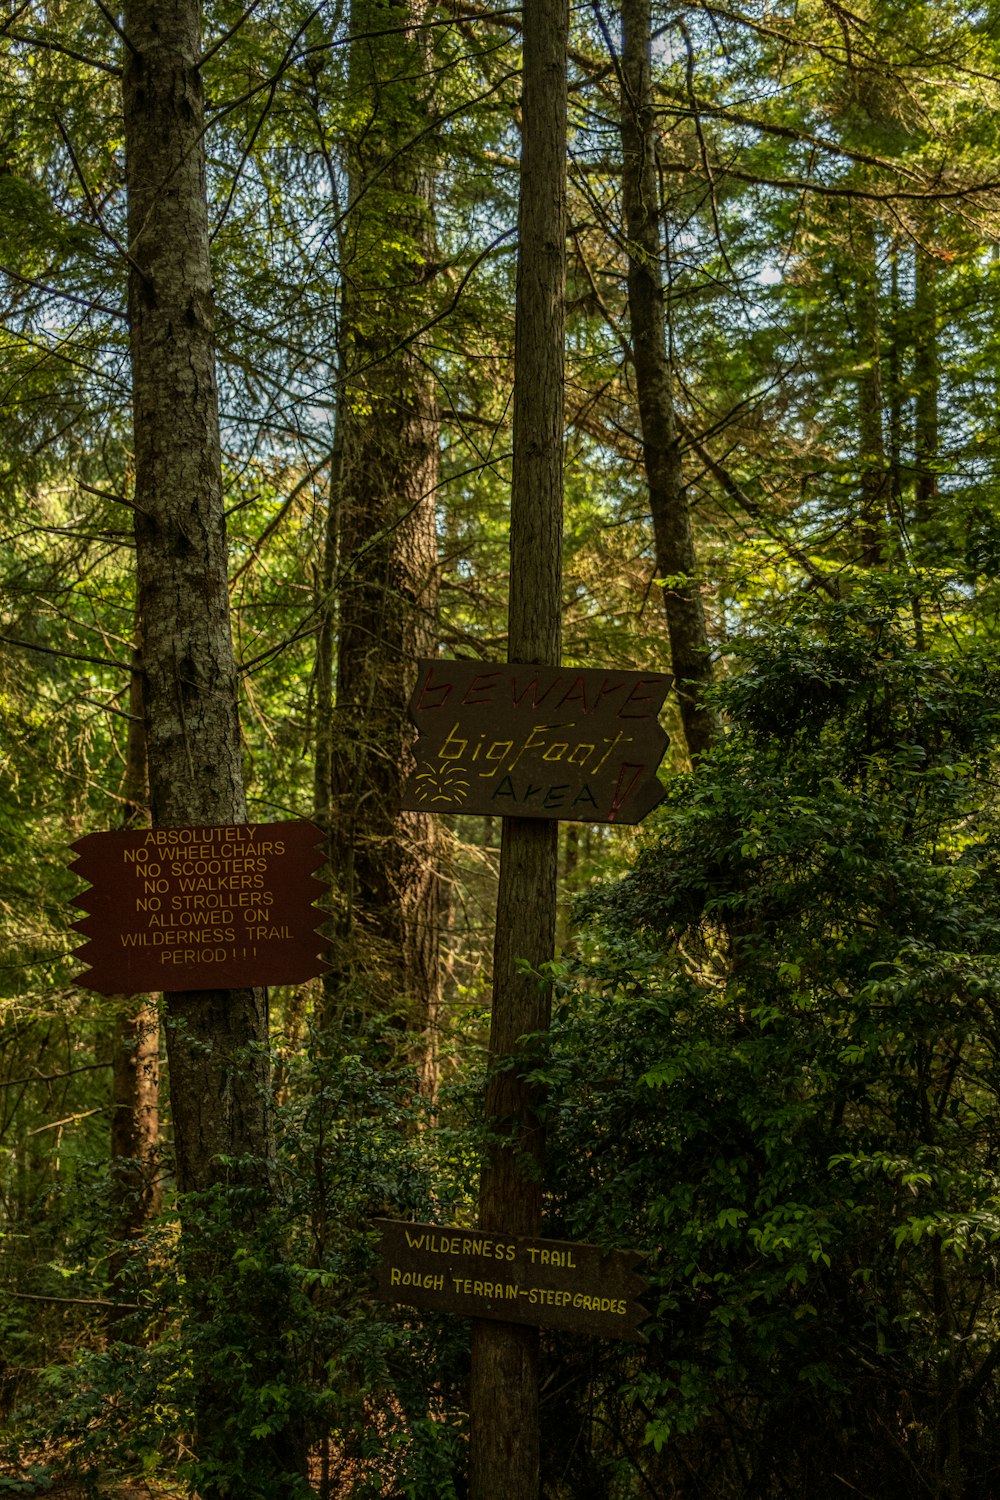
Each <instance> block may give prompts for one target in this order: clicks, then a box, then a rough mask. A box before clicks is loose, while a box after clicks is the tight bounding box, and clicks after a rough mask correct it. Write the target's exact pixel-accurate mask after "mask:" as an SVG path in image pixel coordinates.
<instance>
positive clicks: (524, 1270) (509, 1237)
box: [375, 1219, 649, 1343]
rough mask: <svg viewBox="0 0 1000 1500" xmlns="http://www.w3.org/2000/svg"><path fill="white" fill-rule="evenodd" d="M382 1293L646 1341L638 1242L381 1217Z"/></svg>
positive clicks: (467, 1313)
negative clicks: (627, 1244) (604, 1246)
mask: <svg viewBox="0 0 1000 1500" xmlns="http://www.w3.org/2000/svg"><path fill="white" fill-rule="evenodd" d="M375 1223H376V1226H377V1227H378V1229H379V1230H380V1231H381V1235H382V1239H381V1244H380V1247H379V1260H378V1266H377V1269H376V1281H377V1287H378V1295H379V1296H380V1297H381V1298H382V1300H383V1301H385V1302H405V1303H412V1304H413V1305H414V1306H416V1307H426V1308H429V1309H431V1310H432V1311H434V1312H449V1313H459V1314H461V1315H462V1316H464V1317H468V1318H491V1319H493V1320H494V1321H496V1322H500V1323H530V1324H534V1325H544V1326H545V1327H548V1328H565V1329H568V1330H569V1331H570V1332H572V1333H589V1334H596V1335H597V1336H598V1337H600V1338H613V1339H626V1340H630V1341H631V1342H633V1343H644V1342H645V1339H644V1337H643V1335H642V1334H641V1333H640V1332H639V1324H640V1323H642V1322H643V1321H644V1320H645V1319H646V1318H647V1317H648V1316H649V1313H648V1312H647V1310H646V1308H644V1307H643V1306H642V1304H641V1303H640V1302H638V1301H637V1300H636V1299H637V1297H638V1296H639V1295H640V1293H641V1292H642V1291H643V1290H644V1289H645V1287H646V1282H645V1281H644V1280H643V1278H642V1277H641V1276H637V1275H636V1274H635V1266H636V1265H637V1263H638V1262H639V1261H641V1260H642V1259H643V1257H642V1256H641V1255H640V1254H639V1252H638V1251H637V1250H601V1249H600V1248H599V1247H598V1246H597V1245H578V1244H572V1243H570V1242H568V1241H565V1240H543V1239H531V1238H529V1237H528V1236H526V1235H516V1234H502V1233H496V1234H493V1233H486V1232H485V1231H483V1230H478V1229H449V1228H442V1227H441V1226H440V1225H438V1224H410V1223H407V1222H405V1221H403V1220H400V1219H376V1220H375Z"/></svg>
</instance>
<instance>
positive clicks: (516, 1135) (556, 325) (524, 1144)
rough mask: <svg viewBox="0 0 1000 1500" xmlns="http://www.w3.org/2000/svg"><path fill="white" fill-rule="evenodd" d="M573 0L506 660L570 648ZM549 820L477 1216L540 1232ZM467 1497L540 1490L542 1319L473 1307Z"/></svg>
mask: <svg viewBox="0 0 1000 1500" xmlns="http://www.w3.org/2000/svg"><path fill="white" fill-rule="evenodd" d="M568 33H569V12H568V6H567V4H566V0H533V3H532V4H530V5H528V6H527V7H526V8H525V12H524V71H523V91H522V132H523V134H522V142H523V144H522V151H521V193H520V204H519V211H518V234H519V252H518V276H517V304H516V310H515V338H514V466H513V481H512V491H511V523H510V603H509V635H508V660H509V661H511V662H525V663H531V664H538V665H547V666H555V665H558V663H559V658H560V625H561V591H562V498H563V497H562V489H563V421H564V342H565V325H564V299H565V284H566V201H565V200H566V100H567V83H566V70H567V50H568ZM558 830H559V825H558V823H555V822H547V821H544V820H541V819H539V820H538V821H534V820H532V819H528V818H523V819H517V818H505V819H504V820H503V832H502V836H501V850H500V890H499V895H498V900H497V930H496V942H495V946H494V964H493V975H494V977H493V1011H492V1016H491V1022H490V1077H489V1081H488V1085H487V1092H486V1120H487V1126H488V1128H489V1130H490V1132H491V1137H492V1144H491V1145H490V1146H489V1147H488V1154H487V1159H486V1163H485V1166H484V1169H483V1174H482V1182H481V1186H480V1203H479V1222H480V1225H481V1227H482V1228H483V1229H486V1230H504V1231H506V1232H508V1233H520V1234H532V1233H537V1232H538V1227H539V1223H540V1219H541V1202H542V1165H543V1156H544V1137H543V1132H542V1127H541V1124H540V1122H539V1119H538V1114H537V1109H538V1097H537V1092H536V1090H535V1089H534V1087H533V1086H531V1085H529V1084H528V1083H526V1082H525V1080H524V1077H523V1072H522V1069H521V1068H519V1067H517V1066H516V1065H515V1066H513V1067H512V1066H510V1062H511V1059H512V1058H515V1057H516V1056H517V1055H518V1052H519V1050H520V1039H521V1038H522V1037H523V1036H524V1035H526V1034H527V1033H532V1032H540V1031H544V1030H546V1029H547V1028H548V1025H549V1019H550V1005H551V999H550V994H549V991H548V987H547V986H546V985H544V984H540V983H539V981H538V978H537V973H530V972H525V971H524V968H523V963H524V961H525V960H526V961H527V963H528V965H530V968H531V969H532V970H534V971H537V969H538V968H539V967H540V966H541V965H542V964H544V963H546V962H547V961H548V960H549V959H551V957H552V954H553V949H554V945H555V923H556V873H557V864H558ZM470 1411H471V1414H472V1431H471V1451H470V1463H471V1491H470V1493H471V1496H472V1500H537V1496H538V1490H539V1415H538V1330H537V1329H535V1328H522V1327H518V1326H516V1325H514V1324H509V1323H489V1322H486V1321H485V1320H476V1321H474V1322H473V1325H472V1381H471V1392H470Z"/></svg>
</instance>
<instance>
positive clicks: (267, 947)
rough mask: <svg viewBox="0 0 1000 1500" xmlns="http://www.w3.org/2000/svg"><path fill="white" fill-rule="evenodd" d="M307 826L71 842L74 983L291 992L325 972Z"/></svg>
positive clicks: (147, 833)
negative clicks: (76, 889) (81, 939)
mask: <svg viewBox="0 0 1000 1500" xmlns="http://www.w3.org/2000/svg"><path fill="white" fill-rule="evenodd" d="M322 837H323V835H322V832H321V830H320V829H319V828H317V826H316V824H315V823H310V822H306V821H304V820H303V821H296V822H284V823H244V824H236V825H233V826H215V825H211V826H198V827H192V828H152V829H136V830H128V831H124V832H117V833H89V834H87V835H86V836H85V837H84V838H82V839H77V841H76V843H75V844H74V845H73V848H74V849H75V850H76V851H77V853H76V863H75V866H74V874H76V875H79V876H80V877H81V879H83V880H89V881H90V886H91V888H90V890H87V891H84V892H83V893H82V894H81V895H79V896H76V897H74V898H73V903H72V904H73V905H74V906H77V907H79V908H81V909H82V910H83V911H84V912H86V913H87V915H86V916H84V917H83V918H81V919H80V920H79V921H78V922H76V923H75V926H76V927H77V928H79V930H80V931H81V932H82V933H83V934H84V935H85V936H86V939H87V941H86V942H85V943H84V944H83V945H82V946H81V947H80V948H78V949H77V950H76V952H77V955H78V957H79V958H81V959H82V960H83V961H84V962H85V963H87V964H89V965H90V968H89V969H88V970H87V971H86V972H84V973H82V974H78V975H77V976H76V978H75V981H74V982H75V983H76V984H78V985H80V986H81V987H82V988H84V989H91V990H97V991H99V992H100V993H101V994H103V995H118V994H122V995H137V994H145V993H146V992H148V991H150V990H175V991H176V990H220V989H239V988H241V987H243V986H246V987H251V986H254V985H267V984H299V983H301V982H302V981H303V980H305V979H310V978H312V977H313V975H315V974H321V973H322V972H323V969H324V968H325V965H324V963H323V961H322V960H321V959H320V957H319V956H318V955H319V949H320V948H321V947H322V941H323V940H322V939H321V938H320V937H319V935H318V934H317V932H316V925H317V922H318V921H319V920H320V913H319V911H317V909H316V907H315V905H314V902H315V901H316V899H317V897H319V896H320V895H321V894H322V890H323V887H322V882H321V881H319V880H317V879H316V878H315V876H314V874H313V871H314V870H317V869H318V868H319V866H320V865H321V864H322V863H323V855H322V853H321V852H320V849H319V847H318V846H319V844H320V841H321V840H322Z"/></svg>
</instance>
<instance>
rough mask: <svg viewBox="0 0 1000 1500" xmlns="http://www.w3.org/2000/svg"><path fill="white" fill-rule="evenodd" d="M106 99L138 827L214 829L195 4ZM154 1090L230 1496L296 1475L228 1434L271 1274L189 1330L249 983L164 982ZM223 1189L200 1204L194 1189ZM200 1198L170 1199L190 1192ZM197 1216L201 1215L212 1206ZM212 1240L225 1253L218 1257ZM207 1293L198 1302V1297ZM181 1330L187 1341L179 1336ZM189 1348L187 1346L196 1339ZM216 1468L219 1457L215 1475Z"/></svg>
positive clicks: (216, 542)
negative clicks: (165, 1093)
mask: <svg viewBox="0 0 1000 1500" xmlns="http://www.w3.org/2000/svg"><path fill="white" fill-rule="evenodd" d="M123 19H124V31H125V36H126V43H125V51H124V81H123V102H124V117H125V142H126V157H127V161H126V186H127V193H128V238H129V255H130V266H129V296H128V307H129V322H130V352H131V363H132V402H133V420H134V442H135V471H136V481H135V483H136V495H135V539H136V564H137V575H138V591H139V592H138V598H139V612H140V617H141V620H142V633H143V660H144V667H145V673H144V684H143V686H144V694H145V724H146V734H147V749H148V763H149V783H150V801H151V807H152V815H153V824H154V826H156V827H163V826H167V827H169V826H180V825H184V824H193V823H207V824H212V823H215V824H229V823H238V822H242V821H243V820H244V819H245V815H246V807H245V801H244V793H243V777H242V766H241V755H240V730H239V720H238V712H237V672H236V665H235V661H234V657H233V648H232V638H231V634H230V625H229V598H228V589H227V551H226V531H225V516H224V508H223V492H222V474H221V461H220V445H219V427H218V401H217V392H216V377H215V358H214V341H213V305H212V281H211V268H210V263H209V239H208V210H207V202H206V185H205V157H204V141H203V132H204V101H203V94H202V83H201V75H200V71H199V57H200V52H201V38H200V21H201V15H200V6H199V3H198V0H127V3H126V4H125V6H124V16H123ZM167 1039H168V1055H169V1062H170V1099H171V1112H172V1118H173V1128H174V1143H175V1153H176V1171H177V1181H178V1186H179V1188H180V1190H181V1193H182V1195H186V1196H187V1198H188V1207H186V1208H182V1217H183V1243H184V1248H185V1256H186V1258H187V1284H188V1287H189V1291H190V1296H191V1312H192V1319H191V1324H190V1327H191V1329H192V1332H193V1336H194V1338H195V1347H196V1349H197V1350H199V1351H200V1352H199V1353H198V1354H197V1356H196V1371H195V1377H196V1418H197V1444H198V1452H199V1457H200V1458H201V1459H203V1460H206V1459H207V1460H208V1461H209V1462H210V1463H211V1462H215V1463H217V1464H219V1465H221V1466H222V1474H223V1478H220V1479H218V1480H216V1479H212V1478H208V1479H206V1480H205V1482H204V1483H203V1484H202V1486H201V1489H202V1496H203V1500H208V1497H210V1496H214V1495H215V1494H216V1493H222V1488H223V1486H224V1476H225V1473H226V1466H227V1465H231V1464H232V1463H234V1462H236V1463H242V1464H243V1466H244V1468H245V1470H246V1475H245V1477H246V1489H245V1494H246V1495H247V1496H248V1497H249V1496H250V1495H252V1494H256V1493H258V1489H257V1488H256V1486H257V1484H258V1483H259V1484H260V1486H261V1487H262V1488H263V1487H264V1486H266V1484H267V1482H268V1476H269V1475H270V1476H274V1475H279V1474H280V1475H287V1476H288V1489H289V1493H291V1490H292V1486H293V1485H294V1484H295V1483H296V1481H295V1478H294V1476H295V1474H296V1472H298V1473H302V1471H303V1470H304V1454H303V1452H302V1450H301V1442H300V1440H299V1438H298V1436H297V1435H296V1434H294V1433H292V1432H291V1431H290V1430H289V1428H288V1427H280V1426H279V1427H278V1430H277V1431H275V1432H273V1433H271V1434H270V1435H268V1436H266V1437H264V1438H261V1439H259V1440H256V1442H253V1443H251V1442H249V1440H248V1444H247V1446H246V1447H245V1448H244V1449H243V1451H242V1452H241V1451H240V1450H239V1449H238V1448H237V1446H236V1436H235V1433H236V1432H238V1430H239V1422H240V1419H241V1412H240V1410H239V1408H238V1405H237V1402H238V1397H237V1392H238V1390H239V1388H240V1385H239V1382H240V1381H242V1382H243V1383H244V1385H247V1384H249V1385H250V1386H252V1387H253V1386H255V1387H257V1388H260V1387H261V1386H263V1385H266V1384H267V1383H268V1382H269V1381H274V1380H276V1379H278V1378H280V1376H279V1374H278V1372H279V1369H280V1367H281V1365H282V1361H283V1359H284V1357H285V1356H284V1354H283V1353H282V1349H283V1347H284V1346H283V1344H282V1340H281V1335H282V1333H283V1331H284V1328H283V1323H282V1320H283V1307H282V1303H281V1299H280V1296H278V1295H277V1293H276V1291H275V1286H274V1285H268V1286H267V1287H265V1288H263V1289H257V1288H255V1286H254V1285H253V1284H252V1283H250V1282H249V1281H248V1282H247V1283H246V1284H245V1285H243V1286H242V1287H241V1288H240V1293H239V1295H240V1316H241V1318H242V1320H243V1329H244V1334H243V1337H244V1339H245V1348H244V1349H243V1350H241V1354H242V1356H243V1357H244V1358H245V1360H246V1364H245V1366H244V1367H243V1368H242V1370H241V1372H240V1374H239V1378H238V1379H237V1378H236V1377H235V1376H234V1374H233V1373H232V1370H231V1368H230V1367H226V1368H223V1366H224V1365H225V1364H226V1362H224V1361H221V1360H220V1359H219V1358H218V1355H217V1353H216V1354H213V1352H212V1350H211V1349H210V1348H208V1346H207V1343H206V1331H205V1329H204V1328H202V1329H201V1331H200V1333H199V1332H198V1328H199V1324H203V1323H206V1322H210V1320H211V1318H212V1316H213V1309H214V1308H216V1307H217V1306H218V1305H219V1300H220V1299H224V1298H225V1297H226V1296H227V1295H230V1296H231V1295H232V1292H231V1289H230V1287H229V1285H228V1283H227V1284H226V1285H225V1286H223V1285H222V1279H221V1278H219V1275H218V1267H219V1264H220V1260H219V1257H220V1256H221V1262H222V1263H223V1264H230V1263H231V1259H232V1250H233V1247H234V1244H235V1243H236V1241H237V1239H238V1238H239V1237H242V1236H244V1235H247V1234H248V1233H250V1232H251V1231H252V1230H253V1229H254V1228H255V1227H256V1226H257V1225H258V1224H259V1223H260V1222H261V1221H262V1220H263V1219H264V1217H265V1216H266V1214H267V1211H268V1209H269V1207H270V1199H271V1187H272V1168H273V1141H272V1126H271V1104H270V1093H269V1083H270V1077H269V1061H268V1050H267V1048H268V1016H267V997H266V991H264V990H261V989H244V990H229V991H215V990H213V991H203V992H188V993H182V994H174V995H171V996H170V997H169V1000H168V1004H167ZM222 1187H231V1188H233V1189H235V1190H236V1191H235V1192H233V1193H232V1194H230V1195H229V1196H228V1197H226V1196H225V1195H223V1196H222V1197H221V1198H219V1197H218V1195H217V1197H216V1200H215V1204H214V1206H213V1207H211V1208H209V1207H206V1203H207V1200H206V1199H205V1197H204V1195H205V1194H206V1193H208V1192H209V1190H213V1189H220V1188H222ZM192 1194H197V1195H202V1201H201V1203H200V1204H199V1205H198V1206H197V1207H196V1208H194V1209H192V1208H191V1207H190V1203H191V1201H192V1200H191V1195H192ZM213 1215H214V1218H213V1217H212V1216H213ZM227 1254H228V1260H227V1258H226V1257H227ZM213 1299H214V1300H213ZM199 1339H200V1342H199ZM206 1351H207V1352H206ZM230 1472H231V1470H230Z"/></svg>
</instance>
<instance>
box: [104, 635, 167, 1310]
mask: <svg viewBox="0 0 1000 1500" xmlns="http://www.w3.org/2000/svg"><path fill="white" fill-rule="evenodd" d="M123 793H124V798H125V813H124V817H123V819H122V826H123V827H125V828H135V827H142V826H143V825H144V824H145V823H146V822H147V821H148V817H149V809H148V802H149V788H148V780H147V776H146V733H145V725H144V723H143V718H142V651H141V649H140V648H139V647H138V646H137V647H136V648H135V650H134V651H133V652H132V678H131V682H130V687H129V722H128V738H127V741H126V749H125V777H124V784H123ZM113 1003H114V1002H113ZM112 1045H113V1051H112V1068H111V1079H112V1082H111V1099H112V1114H111V1196H112V1205H113V1207H112V1212H113V1214H114V1220H113V1223H112V1228H111V1238H112V1241H113V1242H114V1248H113V1249H112V1252H111V1258H110V1267H109V1269H110V1276H111V1285H112V1289H113V1292H114V1293H115V1294H116V1295H118V1296H121V1295H122V1294H123V1286H122V1277H123V1272H124V1269H125V1258H126V1252H125V1250H124V1248H123V1247H124V1245H125V1244H126V1243H127V1241H128V1240H130V1239H133V1238H134V1237H135V1236H136V1235H139V1234H141V1233H142V1231H143V1229H145V1227H146V1225H147V1224H148V1223H149V1220H150V1219H151V1218H152V1217H153V1215H154V1214H155V1213H156V1212H157V1211H158V1209H159V1206H160V1196H161V1195H160V1175H159V1174H160V1154H159V1147H160V1014H159V1010H158V1008H157V1005H156V1001H155V999H152V998H151V997H150V996H137V995H121V996H119V997H118V1000H117V1003H116V1006H115V1034H114V1041H113V1044H112ZM120 1316H121V1315H120V1313H119V1312H118V1310H117V1309H113V1310H112V1311H111V1312H110V1314H109V1318H108V1321H109V1323H112V1324H116V1323H118V1322H119V1321H120Z"/></svg>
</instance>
